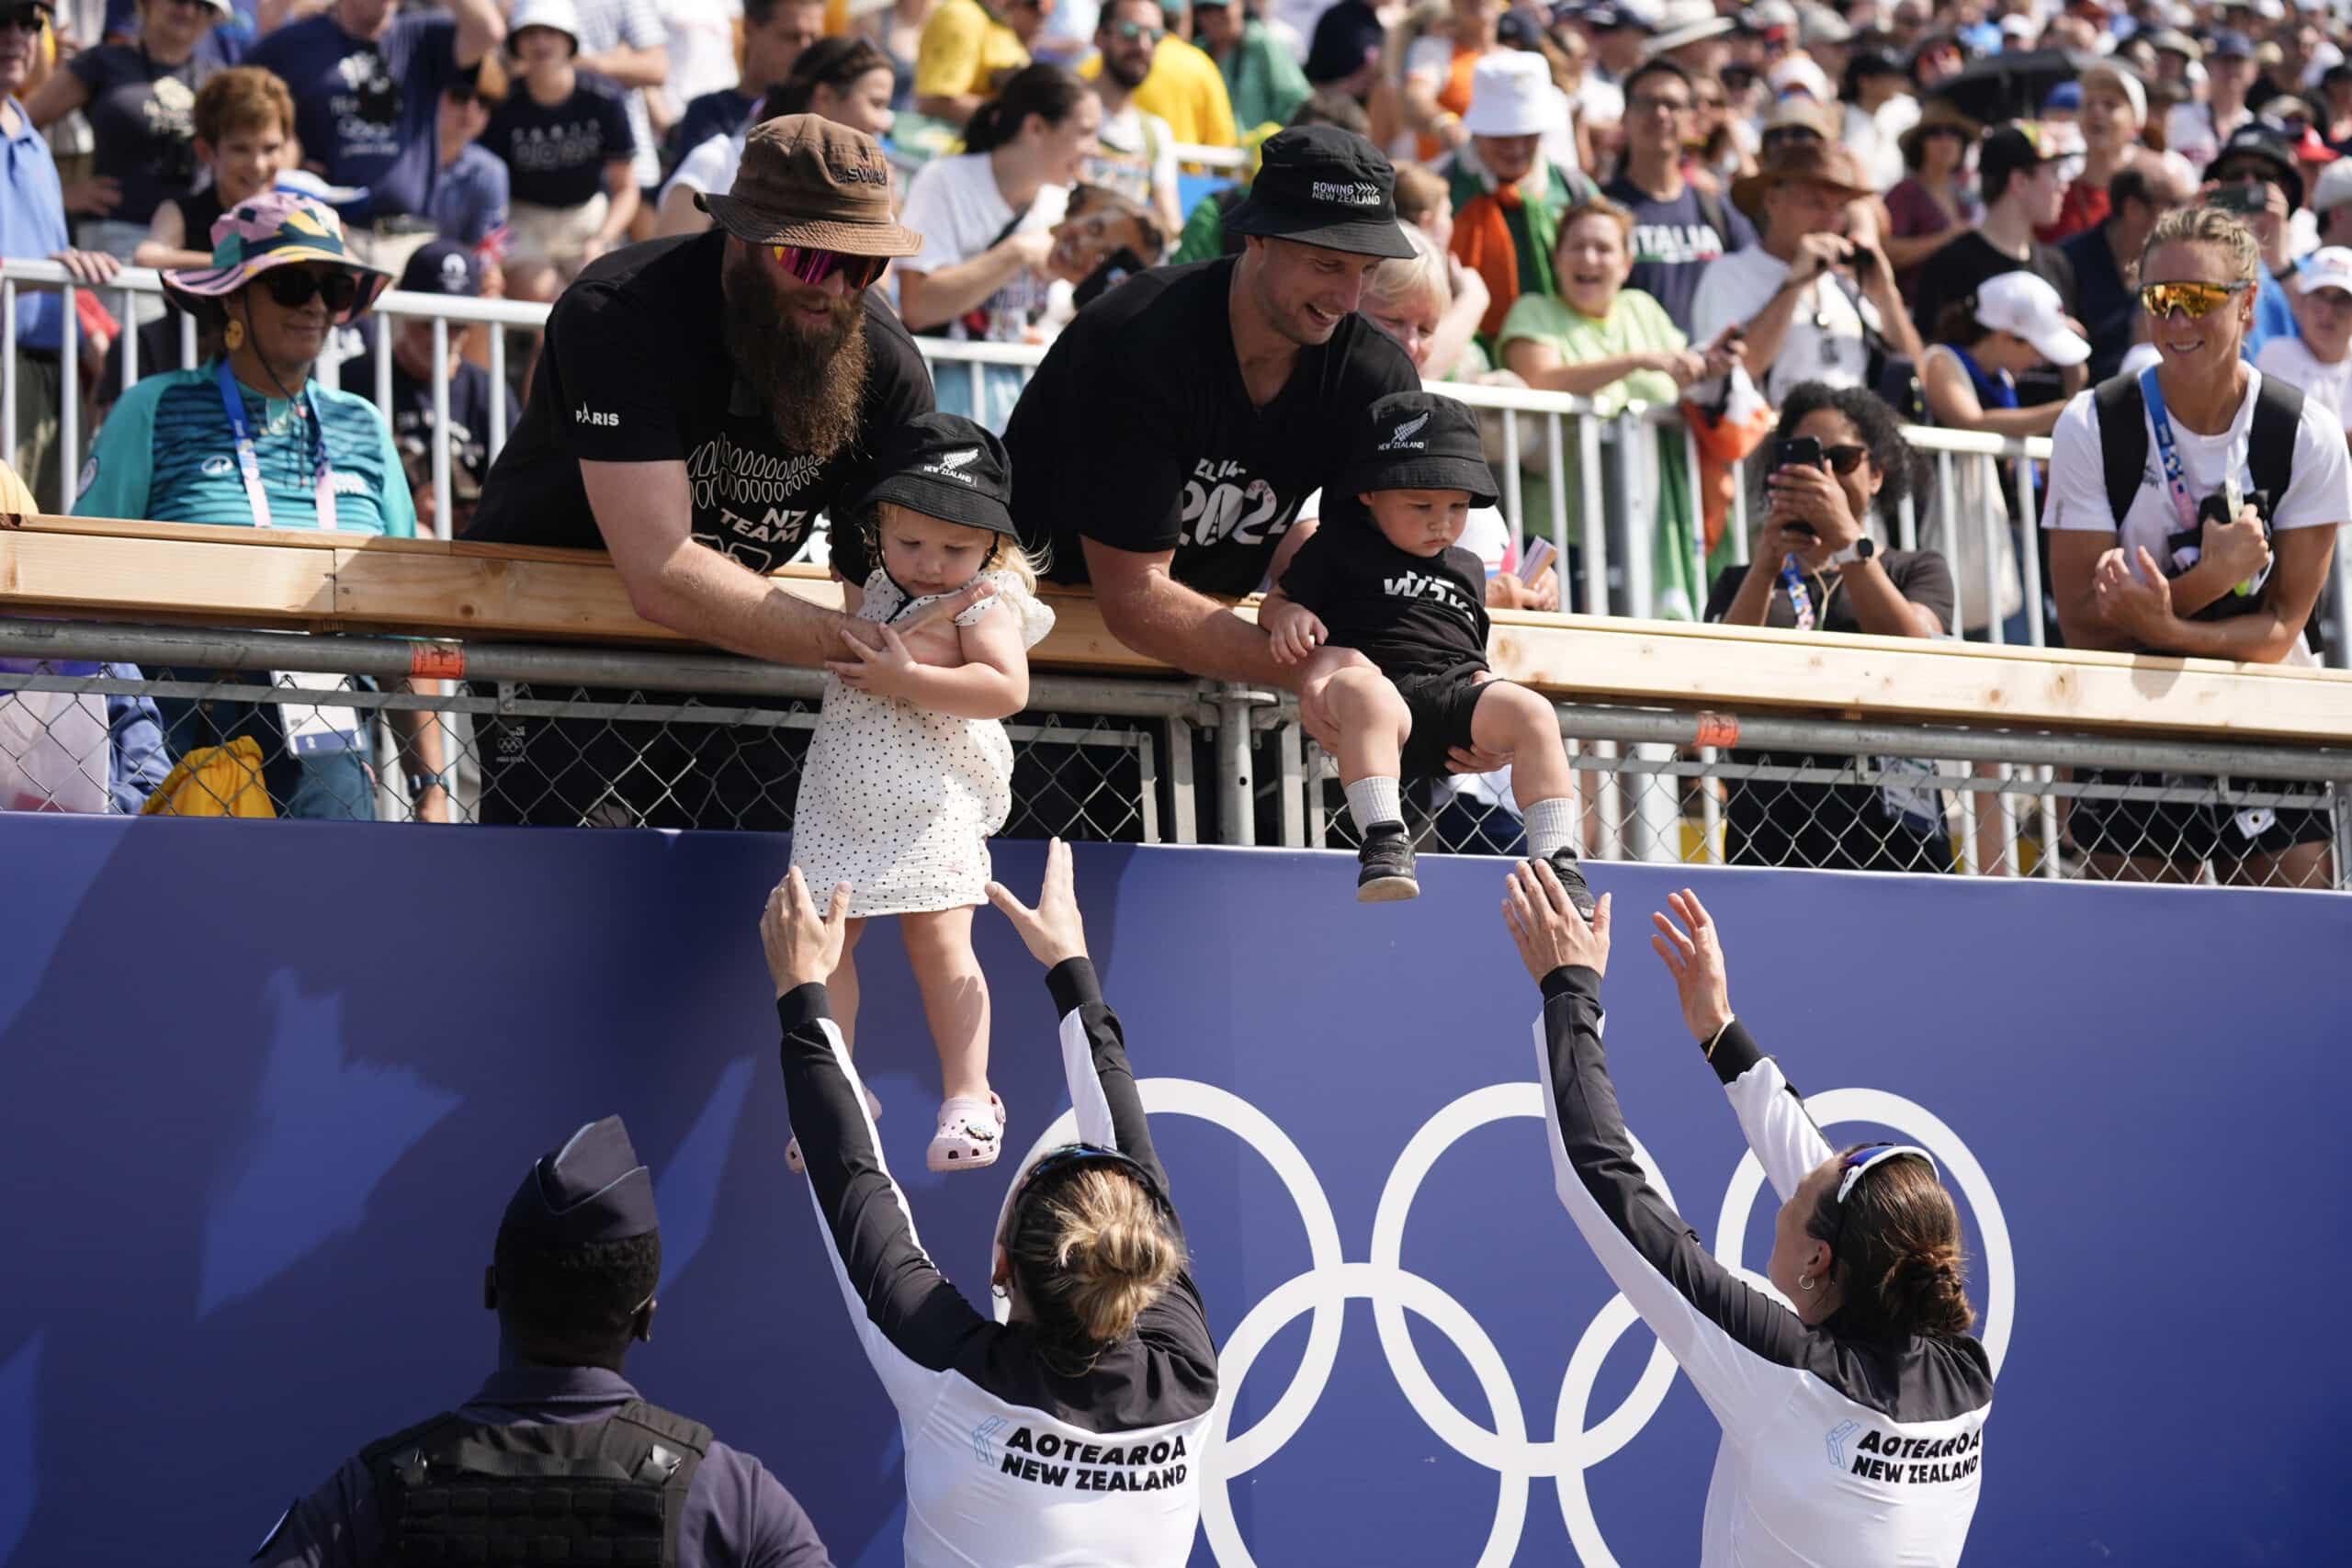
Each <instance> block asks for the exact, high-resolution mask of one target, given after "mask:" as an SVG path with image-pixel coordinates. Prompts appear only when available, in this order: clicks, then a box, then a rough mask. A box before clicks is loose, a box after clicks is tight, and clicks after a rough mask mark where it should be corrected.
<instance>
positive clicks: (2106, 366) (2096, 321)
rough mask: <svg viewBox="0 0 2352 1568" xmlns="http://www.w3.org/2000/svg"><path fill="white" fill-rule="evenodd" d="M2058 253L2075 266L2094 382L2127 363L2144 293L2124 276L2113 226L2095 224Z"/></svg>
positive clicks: (2077, 313)
mask: <svg viewBox="0 0 2352 1568" xmlns="http://www.w3.org/2000/svg"><path fill="white" fill-rule="evenodd" d="M2058 251H2059V254H2062V255H2064V257H2065V258H2066V265H2068V266H2070V267H2072V268H2073V269H2074V273H2075V296H2076V297H2075V303H2076V305H2077V307H2078V309H2077V310H2076V311H2075V320H2077V321H2081V322H2082V323H2083V325H2084V326H2086V327H2087V328H2089V329H2090V333H2089V336H2090V345H2091V358H2090V367H2091V372H2090V374H2091V385H2093V386H2097V385H2098V383H2100V382H2101V381H2104V380H2106V379H2107V378H2109V377H2110V376H2112V375H2114V374H2115V373H2116V371H2118V370H2119V369H2120V368H2122V366H2123V356H2124V355H2127V354H2129V353H2131V340H2132V338H2133V337H2134V335H2136V333H2137V331H2138V328H2139V316H2140V295H2139V292H2138V290H2136V289H2134V288H2131V287H2130V285H2129V284H2127V283H2126V282H2125V281H2124V276H2123V269H2122V268H2121V267H2120V266H2118V265H2116V259H2115V247H2114V246H2113V245H2111V244H2109V243H2108V227H2107V225H2106V224H2105V223H2094V224H2092V225H2091V226H2090V227H2089V228H2087V229H2086V230H2084V231H2082V232H2081V233H2079V234H2070V235H2068V236H2067V237H2066V238H2064V239H2063V240H2061V241H2059V242H2058Z"/></svg>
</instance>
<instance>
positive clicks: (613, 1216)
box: [253, 1116, 831, 1568]
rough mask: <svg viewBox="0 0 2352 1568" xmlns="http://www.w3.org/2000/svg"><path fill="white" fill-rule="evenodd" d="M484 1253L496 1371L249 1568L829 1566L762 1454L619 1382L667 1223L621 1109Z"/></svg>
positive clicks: (344, 1473)
mask: <svg viewBox="0 0 2352 1568" xmlns="http://www.w3.org/2000/svg"><path fill="white" fill-rule="evenodd" d="M493 1256H494V1258H495V1259H496V1260H495V1261H494V1262H492V1264H491V1266H490V1269H489V1274H488V1279H487V1280H486V1281H485V1288H484V1292H483V1294H484V1296H485V1302H484V1304H485V1305H487V1306H489V1307H490V1308H492V1310H493V1311H495V1312H496V1313H497V1314H498V1326H499V1339H500V1358H499V1362H500V1364H499V1370H498V1371H495V1372H493V1373H492V1374H491V1378H490V1381H489V1382H485V1383H484V1384H482V1386H481V1392H480V1393H476V1394H475V1395H474V1396H473V1398H472V1399H471V1400H469V1401H468V1402H467V1403H466V1404H461V1405H459V1406H458V1408H457V1409H455V1410H453V1411H450V1412H448V1413H447V1414H446V1415H441V1416H435V1417H433V1418H432V1419H431V1420H429V1421H424V1422H420V1423H419V1424H418V1425H416V1426H414V1427H409V1428H408V1429H407V1430H406V1431H402V1432H396V1433H394V1434H393V1435H392V1436H390V1437H389V1438H384V1439H382V1440H381V1441H379V1442H375V1443H371V1444H369V1445H368V1447H367V1448H365V1449H363V1450H360V1452H359V1455H358V1457H357V1458H356V1459H353V1460H352V1461H349V1462H348V1463H346V1464H345V1465H344V1467H343V1468H342V1469H341V1470H340V1471H338V1472H336V1473H335V1475H334V1478H333V1479H332V1480H330V1481H328V1482H327V1483H326V1484H325V1485H323V1486H322V1487H320V1488H319V1489H318V1490H317V1491H316V1492H313V1493H311V1495H309V1496H308V1497H304V1498H302V1499H300V1501H298V1502H296V1503H295V1504H294V1506H292V1507H290V1508H288V1510H287V1511H286V1514H285V1516H284V1517H282V1518H280V1519H279V1520H278V1522H277V1526H276V1527H275V1528H274V1529H271V1531H270V1532H269V1536H268V1538H267V1539H266V1540H264V1541H263V1542H262V1544H261V1546H260V1547H259V1549H258V1550H256V1551H254V1555H253V1561H254V1562H261V1563H268V1564H272V1565H277V1564H296V1563H300V1564H303V1565H305V1568H325V1565H328V1564H349V1565H350V1568H375V1565H377V1564H379V1563H382V1564H394V1563H400V1564H406V1563H425V1562H432V1563H441V1562H530V1563H533V1564H550V1563H563V1564H586V1563H592V1562H593V1563H599V1564H626V1563H635V1564H641V1565H642V1568H655V1565H656V1564H659V1565H660V1568H737V1565H743V1568H831V1559H830V1558H828V1557H827V1556H826V1554H825V1548H824V1543H823V1542H821V1541H820V1540H818V1539H817V1531H816V1529H815V1527H813V1526H812V1525H810V1524H809V1516H808V1515H807V1514H805V1513H803V1512H802V1511H801V1509H800V1505H799V1504H797V1503H796V1502H794V1501H793V1500H792V1496H791V1495H790V1494H789V1493H787V1492H786V1491H785V1489H784V1488H783V1486H782V1485H780V1484H779V1483H777V1481H776V1479H775V1476H773V1475H770V1474H769V1473H768V1472H767V1471H766V1469H765V1468H764V1467H763V1466H762V1465H761V1463H760V1461H757V1460H755V1459H753V1458H752V1456H751V1455H749V1454H743V1453H738V1452H736V1451H735V1450H732V1449H730V1448H729V1447H727V1445H726V1444H724V1443H720V1442H717V1441H714V1440H713V1439H712V1438H711V1435H710V1428H709V1427H705V1426H703V1425H701V1424H700V1423H698V1422H695V1421H689V1420H687V1419H685V1418H684V1416H673V1415H672V1414H670V1413H669V1412H668V1411H666V1410H662V1409H659V1408H657V1407H655V1406H653V1405H650V1404H646V1403H645V1402H644V1401H643V1400H641V1399H639V1397H638V1394H637V1390H636V1389H634V1388H632V1387H630V1386H629V1384H628V1381H627V1380H626V1379H624V1378H623V1377H622V1376H621V1361H622V1359H623V1358H625V1357H626V1356H627V1355H628V1347H629V1344H630V1342H631V1341H633V1340H639V1339H645V1338H648V1337H650V1333H651V1330H652V1325H653V1307H654V1302H653V1291H654V1286H655V1285H656V1284H657V1283H658V1282H659V1281H660V1280H661V1277H662V1231H661V1219H660V1216H659V1215H657V1214H656V1213H655V1212H654V1207H653V1178H652V1175H651V1173H650V1172H649V1171H648V1170H647V1169H646V1168H645V1167H644V1166H643V1165H641V1164H639V1161H638V1157H637V1151H636V1150H635V1149H634V1148H632V1147H631V1146H630V1145H629V1141H628V1128H626V1127H624V1126H622V1125H621V1122H620V1118H619V1117H617V1116H608V1117H606V1118H605V1120H603V1121H602V1122H590V1123H589V1124H588V1125H587V1126H585V1127H582V1128H581V1129H580V1130H579V1131H578V1132H576V1133H574V1134H572V1135H571V1138H569V1139H568V1140H566V1141H565V1143H564V1144H563V1145H561V1146H560V1147H559V1148H556V1149H553V1150H550V1151H549V1152H548V1154H547V1155H545V1156H542V1157H541V1158H539V1159H538V1160H537V1161H536V1162H535V1163H534V1164H533V1165H532V1167H531V1168H530V1171H529V1172H528V1173H527V1174H526V1175H525V1177H524V1178H523V1184H522V1185H521V1186H520V1187H519V1188H517V1189H516V1190H515V1197H514V1199H513V1201H510V1202H509V1203H508V1204H507V1205H506V1215H505V1218H504V1219H503V1220H502V1221H501V1222H500V1223H499V1226H498V1244H497V1249H496V1251H495V1253H494V1254H493Z"/></svg>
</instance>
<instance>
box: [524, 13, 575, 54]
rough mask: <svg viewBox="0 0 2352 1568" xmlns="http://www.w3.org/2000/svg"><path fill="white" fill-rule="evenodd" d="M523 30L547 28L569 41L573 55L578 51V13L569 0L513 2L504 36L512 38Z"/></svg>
mask: <svg viewBox="0 0 2352 1568" xmlns="http://www.w3.org/2000/svg"><path fill="white" fill-rule="evenodd" d="M524 28H549V29H551V30H552V31H555V32H560V33H561V34H563V35H564V36H565V37H567V38H569V39H571V49H572V52H573V53H575V54H576V53H578V52H579V51H580V13H579V12H578V11H576V10H574V9H573V8H572V5H571V0H515V9H514V11H513V12H512V13H511V14H510V15H509V16H508V17H507V18H506V36H507V37H509V38H512V37H514V36H515V34H516V33H519V32H521V31H522V30H523V29H524Z"/></svg>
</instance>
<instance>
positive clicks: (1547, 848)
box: [1470, 681, 1577, 860]
mask: <svg viewBox="0 0 2352 1568" xmlns="http://www.w3.org/2000/svg"><path fill="white" fill-rule="evenodd" d="M1470 738H1471V739H1473V740H1475V741H1476V742H1477V744H1478V748H1479V750H1485V751H1508V752H1510V792H1511V796H1512V798H1513V799H1515V800H1517V801H1518V802H1519V810H1520V816H1521V818H1523V819H1524V820H1525V822H1526V824H1527V852H1528V855H1529V857H1530V858H1531V859H1533V860H1549V859H1551V858H1552V856H1553V855H1554V853H1555V852H1558V851H1560V850H1566V851H1567V852H1569V853H1570V854H1571V855H1574V854H1575V852H1576V829H1577V809H1576V798H1575V791H1576V773H1575V771H1574V770H1573V769H1571V768H1570V767H1569V766H1568V749H1567V746H1566V744H1565V743H1564V742H1563V741H1562V740H1561V739H1560V716H1559V715H1558V714H1557V713H1556V712H1555V711H1554V710H1553V707H1552V705H1551V704H1550V703H1548V702H1545V701H1544V699H1543V698H1542V697H1540V696H1538V695H1536V694H1534V693H1533V692H1531V691H1529V690H1528V689H1527V688H1526V687H1525V686H1521V685H1518V684H1515V683H1513V682H1510V681H1489V682H1487V684H1486V685H1485V686H1484V687H1482V688H1481V689H1480V691H1479V693H1478V705H1477V706H1476V708H1474V709H1472V710H1471V714H1470Z"/></svg>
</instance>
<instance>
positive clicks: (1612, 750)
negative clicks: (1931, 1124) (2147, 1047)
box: [0, 622, 2352, 888]
mask: <svg viewBox="0 0 2352 1568" xmlns="http://www.w3.org/2000/svg"><path fill="white" fill-rule="evenodd" d="M37 652H38V653H39V654H40V656H39V657H34V656H33V655H35V654H36V653H37ZM107 654H113V655H117V656H121V658H122V660H123V661H120V662H109V661H107V660H105V659H104V658H103V657H94V656H103V655H107ZM10 655H17V656H19V657H13V658H12V657H9V656H10ZM298 666H299V667H302V668H297V667H298ZM320 666H326V667H327V668H326V669H324V670H321V669H319V668H318V667H320ZM305 669H307V670H308V671H310V672H307V673H306V672H303V671H304V670H305ZM822 692H823V677H822V676H821V675H820V674H818V673H817V672H815V671H800V670H789V669H783V668H779V667H776V666H772V665H766V664H762V663H758V662H756V661H753V660H729V659H715V658H707V657H702V656H693V655H673V654H659V653H616V652H605V651H597V650H571V649H521V648H511V647H506V646H503V645H482V646H460V645H458V644H453V643H437V642H414V641H408V640H404V639H399V638H390V637H374V638H370V637H295V636H283V635H276V634H268V633H252V632H239V633H217V634H216V633H199V632H187V631H177V630H171V629H166V628H138V627H105V626H35V625H33V624H30V623H23V622H0V808H5V809H16V810H59V811H83V812H136V811H141V810H145V811H148V812H151V813H171V814H181V815H203V816H253V817H291V818H328V819H336V820H375V821H414V820H424V821H431V822H446V823H474V822H480V823H490V824H502V825H524V826H560V827H583V826H589V827H594V826H622V827H655V828H704V829H769V830H782V829H789V827H790V826H791V822H792V807H793V803H794V799H795V796H796V795H797V793H798V789H799V783H800V775H801V768H802V761H803V759H804V757H805V755H806V752H807V750H808V746H809V737H810V735H811V733H812V731H813V730H814V728H816V726H817V724H818V722H819V709H820V700H821V696H822ZM1033 695H1034V700H1035V703H1036V707H1035V711H1033V712H1030V713H1026V714H1023V715H1021V716H1018V717H1017V718H1015V719H1014V720H1012V721H1011V722H1010V723H1009V724H1008V725H1007V726H1006V730H1007V733H1008V736H1009V737H1010V739H1011V740H1012V752H1013V759H1014V761H1013V773H1012V802H1013V805H1012V815H1011V817H1010V819H1009V820H1008V821H1007V823H1006V826H1005V828H1004V829H1003V831H1004V833H1005V834H1006V835H1007V836H1010V837H1016V838H1023V837H1042V836H1044V835H1046V834H1049V833H1058V834H1061V835H1063V836H1065V837H1070V838H1077V839H1086V840H1111V841H1125V842H1144V843H1155V842H1180V843H1182V842H1194V841H1208V842H1225V843H1253V842H1254V843H1279V844H1283V845H1287V846H1291V847H1302V848H1303V847H1328V848H1351V847H1353V845H1354V843H1355V841H1356V835H1355V831H1354V828H1353V825H1352V824H1351V821H1350V819H1349V817H1348V813H1347V810H1346V807H1345V801H1344V796H1343V795H1342V792H1341V791H1340V784H1339V781H1338V778H1337V774H1336V771H1335V768H1334V766H1333V764H1332V762H1331V761H1330V759H1329V757H1327V756H1326V755H1325V754H1324V752H1323V751H1322V750H1321V749H1320V748H1318V747H1317V746H1316V745H1315V743H1314V742H1313V741H1312V740H1311V739H1307V738H1306V735H1305V732H1304V730H1303V728H1302V727H1301V726H1300V724H1299V722H1298V717H1297V713H1296V708H1295V705H1294V704H1292V703H1291V702H1289V701H1288V700H1287V699H1278V698H1277V697H1275V696H1274V695H1273V694H1267V693H1259V692H1250V691H1246V690H1244V689H1242V688H1238V687H1233V686H1220V685H1216V684H1214V683H1208V682H1186V681H1162V682H1152V681H1117V680H1109V679H1104V678H1098V677H1085V678H1073V677H1056V676H1039V677H1037V678H1036V679H1035V682H1034V683H1033ZM1560 712H1561V723H1562V730H1563V734H1564V736H1565V737H1566V746H1567V750H1568V754H1569V757H1570V760H1571V762H1572V766H1573V771H1574V775H1575V779H1576V786H1577V807H1578V819H1579V821H1580V823H1581V831H1582V849H1583V852H1585V853H1586V854H1587V855H1589V856H1590V857H1592V858H1594V859H1598V860H1637V861H1648V862H1661V863H1703V864H1735V865H1767V866H1799V867H1808V868H1815V869H1838V870H1863V871H1908V872H1935V873H1960V874H1976V875H1996V876H2041V877H2049V878H2054V877H2061V876H2098V877H2129V878H2135V879H2159V880H2176V881H2188V882H2193V881H2199V880H2211V881H2214V882H2219V883H2224V884H2239V885H2246V886H2283V887H2310V888H2325V887H2333V886H2340V885H2341V883H2340V881H2339V878H2340V877H2341V876H2342V875H2343V874H2344V868H2346V867H2347V866H2352V852H2347V851H2352V845H2347V844H2346V843H2344V842H2342V841H2341V840H2344V838H2345V837H2346V833H2347V831H2352V812H2343V811H2339V810H2337V808H2336V807H2337V805H2338V796H2339V794H2340V792H2341V791H2343V790H2344V789H2345V788H2346V783H2345V781H2346V780H2352V752H2345V751H2335V750H2318V749H2311V748H2301V747H2289V746H2222V745H2205V744H2199V743H2194V742H2191V741H2187V740H2182V741H2153V740H2142V739H2131V740H2125V739H2111V738H2103V737H2099V736H2096V735H2089V734H2058V733H2017V732H2014V731H1998V730H1975V729H1959V728H1929V727H1917V726H1911V727H1906V726H1892V725H1883V724H1859V723H1855V722H1851V721H1845V720H1834V719H1817V718H1801V717H1785V716H1738V717H1735V716H1728V715H1720V714H1697V715H1693V714H1691V713H1688V712H1678V711H1673V710H1668V709H1651V708H1626V707H1600V706H1582V705H1571V706H1563V707H1562V708H1561V710H1560ZM1196 779H1197V780H1203V781H1206V786H1205V787H1200V788H1196V787H1195V781H1196ZM1407 796H1408V806H1407V809H1408V818H1410V821H1409V826H1410V827H1411V828H1412V829H1413V831H1414V834H1415V837H1416V840H1417V843H1418V845H1419V848H1420V849H1421V850H1422V851H1423V852H1440V853H1478V854H1504V855H1508V854H1518V853H1523V852H1525V843H1524V836H1523V834H1522V832H1521V826H1520V812H1519V808H1518V802H1517V801H1516V800H1515V798H1514V796H1513V793H1512V785H1511V781H1510V773H1509V772H1508V771H1507V770H1506V771H1504V772H1501V773H1487V774H1467V775H1458V776H1454V777H1451V778H1448V779H1445V780H1442V781H1436V782H1433V783H1424V784H1416V785H1413V786H1410V787H1409V788H1408V791H1407Z"/></svg>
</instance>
